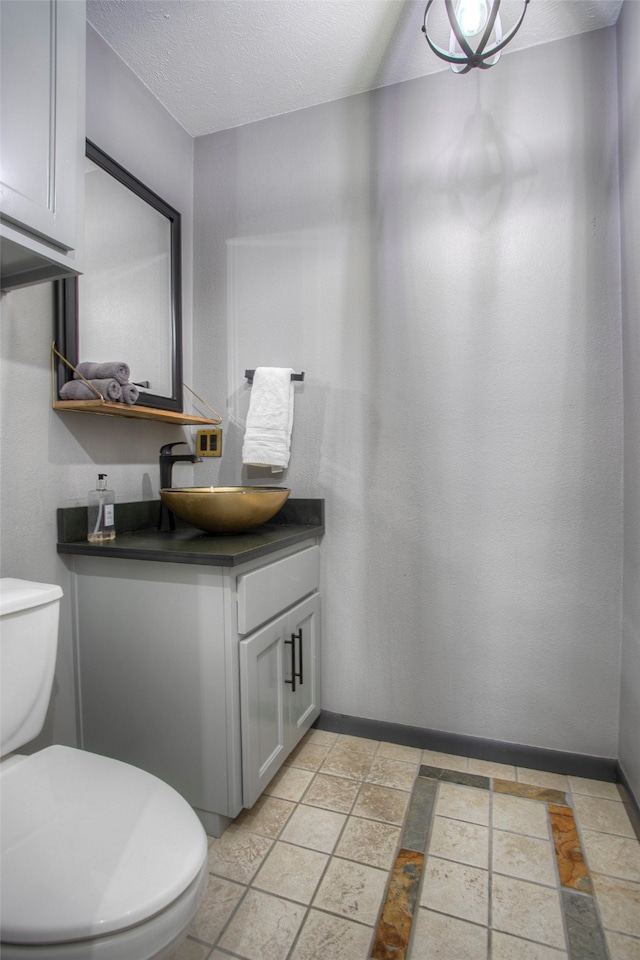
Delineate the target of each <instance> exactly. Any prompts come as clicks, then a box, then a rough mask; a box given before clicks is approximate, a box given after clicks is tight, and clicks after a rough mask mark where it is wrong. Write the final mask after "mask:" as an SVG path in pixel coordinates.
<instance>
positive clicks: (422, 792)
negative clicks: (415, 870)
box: [401, 776, 438, 853]
mask: <svg viewBox="0 0 640 960" xmlns="http://www.w3.org/2000/svg"><path fill="white" fill-rule="evenodd" d="M437 790H438V784H437V781H436V780H428V779H427V778H426V777H422V776H419V777H416V780H415V783H414V786H413V792H412V794H411V800H410V801H409V810H408V812H407V819H406V821H405V825H404V830H403V831H402V841H401V845H402V846H403V847H404V848H405V849H407V850H415V851H416V853H426V852H427V842H428V840H429V828H430V826H431V821H432V817H433V805H434V803H435V801H436V793H437Z"/></svg>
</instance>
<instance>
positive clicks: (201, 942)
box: [171, 730, 640, 960]
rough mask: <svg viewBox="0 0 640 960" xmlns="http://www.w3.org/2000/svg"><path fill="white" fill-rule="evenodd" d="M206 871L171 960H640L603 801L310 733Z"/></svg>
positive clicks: (573, 788) (602, 794) (621, 823)
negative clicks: (196, 906) (201, 896)
mask: <svg viewBox="0 0 640 960" xmlns="http://www.w3.org/2000/svg"><path fill="white" fill-rule="evenodd" d="M527 785H528V786H527ZM209 870H210V877H209V886H208V890H207V893H206V895H205V900H204V902H203V904H202V907H201V908H200V911H199V913H198V915H197V916H196V918H195V920H194V922H193V924H192V928H191V931H190V934H189V937H188V938H187V940H185V941H184V943H183V944H182V945H181V946H180V947H179V949H178V950H177V951H176V952H175V953H174V954H173V955H172V958H171V960H223V958H229V957H234V958H241V960H370V958H373V960H391V958H394V960H640V843H638V840H637V839H636V836H635V834H634V831H633V828H632V825H631V822H630V820H629V818H628V816H627V814H626V811H625V807H624V805H623V803H622V800H621V797H620V794H619V793H618V789H617V787H616V786H615V784H612V783H603V782H600V781H595V780H584V779H581V778H577V777H564V776H559V775H558V774H553V773H545V772H541V771H538V770H527V769H523V768H521V767H511V766H507V765H503V764H496V763H490V762H486V761H482V760H472V759H467V758H463V757H454V756H450V755H447V754H438V753H434V752H432V751H429V750H424V751H423V750H417V749H414V748H410V747H402V746H397V745H395V744H391V743H384V742H382V743H381V742H378V741H373V740H366V739H363V738H357V737H350V736H341V735H337V734H332V733H327V732H324V731H320V730H312V731H310V733H309V734H308V735H307V737H306V738H305V739H304V740H303V741H302V743H301V744H300V746H299V747H298V748H297V750H296V751H295V753H294V754H293V755H292V756H291V757H290V758H289V760H288V763H287V765H286V766H285V767H283V768H282V769H281V771H280V772H279V773H278V774H277V775H276V777H275V778H274V779H273V780H272V782H271V783H270V785H269V787H268V788H267V790H266V791H265V793H264V794H263V796H262V797H261V798H260V800H259V801H258V803H257V804H256V805H255V807H253V809H252V810H246V811H244V812H243V813H242V814H241V815H240V816H239V817H238V818H237V820H235V821H234V823H233V824H232V825H231V826H230V827H229V829H228V830H227V831H226V832H225V834H224V835H223V836H222V837H221V838H219V839H211V841H210V852H209Z"/></svg>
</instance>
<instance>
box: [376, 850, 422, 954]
mask: <svg viewBox="0 0 640 960" xmlns="http://www.w3.org/2000/svg"><path fill="white" fill-rule="evenodd" d="M423 868H424V854H423V853H416V851H415V850H405V849H402V850H400V853H399V854H398V857H397V859H396V862H395V865H394V868H393V871H392V873H391V879H390V881H389V887H388V889H387V896H386V899H385V903H384V907H383V910H382V916H381V917H380V922H379V924H378V929H377V932H376V938H375V941H374V944H373V951H372V953H371V960H405V958H406V956H407V950H408V949H409V938H410V936H411V927H412V925H413V916H414V913H415V909H416V903H417V902H418V893H419V891H420V880H421V878H422V871H423Z"/></svg>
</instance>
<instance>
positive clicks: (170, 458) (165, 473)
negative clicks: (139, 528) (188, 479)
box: [158, 440, 202, 533]
mask: <svg viewBox="0 0 640 960" xmlns="http://www.w3.org/2000/svg"><path fill="white" fill-rule="evenodd" d="M184 443H185V441H184V440H179V441H178V442H177V443H165V444H164V446H162V447H160V489H161V490H164V489H166V488H167V487H170V486H171V474H172V471H173V465H174V463H181V462H182V463H201V462H202V460H201V459H200V457H196V455H195V453H172V452H171V451H172V450H173V448H174V447H180V446H182V445H183V444H184ZM175 528H176V518H175V517H174V515H173V513H172V512H171V510H169V508H168V507H167V505H166V504H165V503H164V501H163V500H161V501H160V516H159V517H158V530H161V531H162V532H164V533H166V532H167V531H169V530H175Z"/></svg>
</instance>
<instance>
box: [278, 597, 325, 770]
mask: <svg viewBox="0 0 640 960" xmlns="http://www.w3.org/2000/svg"><path fill="white" fill-rule="evenodd" d="M287 631H288V636H287V637H286V638H285V641H286V647H287V652H286V653H285V657H286V658H288V663H289V672H288V673H287V679H290V678H291V672H290V671H291V669H292V668H294V669H295V681H296V682H295V689H293V685H291V686H290V688H289V689H290V696H289V698H288V724H287V726H288V735H287V752H290V751H291V750H293V748H294V747H295V745H296V744H297V743H298V742H299V741H300V739H301V738H302V736H303V735H304V733H305V732H306V731H307V730H308V729H309V727H310V726H311V724H312V723H313V721H314V720H315V719H316V717H317V716H318V715H319V713H320V643H319V637H320V597H319V596H318V594H317V593H316V594H314V596H312V597H309V598H308V599H307V600H304V601H303V602H302V603H301V604H299V605H298V606H297V607H295V608H294V609H293V610H292V611H291V613H290V614H289V615H288V618H287ZM294 659H295V664H294Z"/></svg>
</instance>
